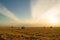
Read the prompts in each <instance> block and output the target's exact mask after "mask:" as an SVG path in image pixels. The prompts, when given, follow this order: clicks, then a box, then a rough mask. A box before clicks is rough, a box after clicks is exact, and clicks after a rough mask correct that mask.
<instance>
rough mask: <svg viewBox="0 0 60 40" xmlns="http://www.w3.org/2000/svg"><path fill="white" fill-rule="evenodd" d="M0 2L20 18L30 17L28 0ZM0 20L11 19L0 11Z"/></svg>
mask: <svg viewBox="0 0 60 40" xmlns="http://www.w3.org/2000/svg"><path fill="white" fill-rule="evenodd" d="M0 4H1V5H3V6H4V7H5V8H7V10H9V11H10V12H12V13H13V14H14V15H15V16H16V17H18V18H19V19H20V20H27V19H29V18H30V0H0ZM1 5H0V6H1ZM0 21H1V22H9V21H12V19H11V18H8V17H7V16H5V15H3V14H1V13H0Z"/></svg>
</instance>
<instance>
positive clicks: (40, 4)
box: [31, 0, 60, 21]
mask: <svg viewBox="0 0 60 40" xmlns="http://www.w3.org/2000/svg"><path fill="white" fill-rule="evenodd" d="M59 2H60V1H59V0H31V16H32V19H33V20H35V21H42V20H43V21H45V20H46V18H43V19H42V15H43V16H44V17H46V15H47V14H50V13H47V12H48V11H50V12H52V11H51V10H52V9H53V8H54V7H55V5H56V6H57V5H58V4H60V3H59ZM56 8H58V7H56ZM50 9H51V10H50ZM53 10H54V9H53ZM57 10H58V9H57ZM54 13H55V12H54ZM57 13H58V12H57Z"/></svg>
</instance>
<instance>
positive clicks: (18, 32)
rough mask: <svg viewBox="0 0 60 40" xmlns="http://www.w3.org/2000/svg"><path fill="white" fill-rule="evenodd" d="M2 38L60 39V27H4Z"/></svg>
mask: <svg viewBox="0 0 60 40" xmlns="http://www.w3.org/2000/svg"><path fill="white" fill-rule="evenodd" d="M0 40H60V27H5V28H4V27H2V28H0Z"/></svg>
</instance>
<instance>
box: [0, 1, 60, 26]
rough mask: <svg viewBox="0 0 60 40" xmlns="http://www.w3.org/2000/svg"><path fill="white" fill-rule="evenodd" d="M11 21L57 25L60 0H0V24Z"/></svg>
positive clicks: (59, 21) (59, 16)
mask: <svg viewBox="0 0 60 40" xmlns="http://www.w3.org/2000/svg"><path fill="white" fill-rule="evenodd" d="M10 22H14V24H16V23H15V22H17V23H19V24H20V23H25V24H26V23H28V24H29V23H31V24H36V25H39V26H41V25H43V26H46V25H52V26H56V25H58V24H60V0H0V24H3V23H10ZM6 25H7V24H6ZM36 25H35V26H36Z"/></svg>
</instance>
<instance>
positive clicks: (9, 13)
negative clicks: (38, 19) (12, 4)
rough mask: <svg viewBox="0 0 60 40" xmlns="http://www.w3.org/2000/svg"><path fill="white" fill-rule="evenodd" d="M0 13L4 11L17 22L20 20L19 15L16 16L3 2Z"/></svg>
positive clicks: (4, 13) (0, 5)
mask: <svg viewBox="0 0 60 40" xmlns="http://www.w3.org/2000/svg"><path fill="white" fill-rule="evenodd" d="M0 13H2V14H3V15H5V16H7V17H9V18H10V19H12V20H14V21H16V22H19V21H20V19H19V18H18V17H16V15H14V14H13V13H12V12H11V11H10V10H8V9H7V8H6V7H4V6H3V5H2V4H0Z"/></svg>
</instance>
